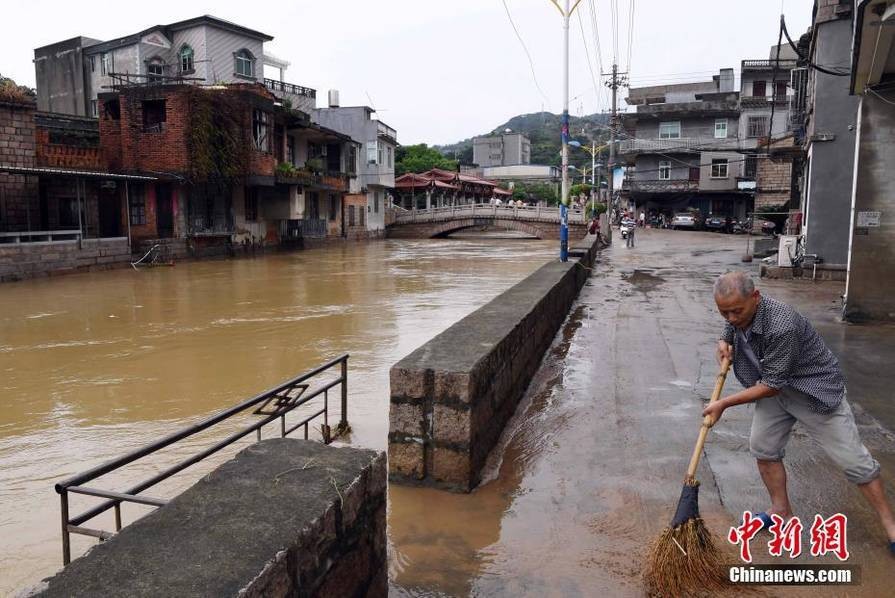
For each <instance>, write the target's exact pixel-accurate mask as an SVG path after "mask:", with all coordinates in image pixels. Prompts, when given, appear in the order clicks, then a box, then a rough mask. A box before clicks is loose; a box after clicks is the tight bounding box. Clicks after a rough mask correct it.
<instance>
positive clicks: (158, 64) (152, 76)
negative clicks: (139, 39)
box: [146, 58, 165, 81]
mask: <svg viewBox="0 0 895 598" xmlns="http://www.w3.org/2000/svg"><path fill="white" fill-rule="evenodd" d="M146 74H147V75H148V79H149V80H150V81H158V80H159V79H161V78H162V76H163V75H164V74H165V63H164V62H162V60H161V59H160V58H153V59H152V60H150V61H149V62H147V63H146Z"/></svg>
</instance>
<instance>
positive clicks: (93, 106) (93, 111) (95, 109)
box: [90, 100, 99, 118]
mask: <svg viewBox="0 0 895 598" xmlns="http://www.w3.org/2000/svg"><path fill="white" fill-rule="evenodd" d="M90 116H92V117H93V118H99V102H97V101H96V100H90Z"/></svg>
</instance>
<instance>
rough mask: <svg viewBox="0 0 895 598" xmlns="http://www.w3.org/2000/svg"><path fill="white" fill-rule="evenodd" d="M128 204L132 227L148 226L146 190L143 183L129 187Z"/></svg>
mask: <svg viewBox="0 0 895 598" xmlns="http://www.w3.org/2000/svg"><path fill="white" fill-rule="evenodd" d="M128 203H130V218H131V225H132V226H140V225H141V224H146V189H145V188H144V187H143V183H131V184H130V185H129V186H128Z"/></svg>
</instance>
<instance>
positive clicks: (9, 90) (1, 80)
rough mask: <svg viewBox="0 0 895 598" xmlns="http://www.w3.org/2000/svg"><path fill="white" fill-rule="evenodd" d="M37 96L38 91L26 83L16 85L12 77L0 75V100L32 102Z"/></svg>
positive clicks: (17, 102)
mask: <svg viewBox="0 0 895 598" xmlns="http://www.w3.org/2000/svg"><path fill="white" fill-rule="evenodd" d="M36 98H37V92H35V91H34V90H33V89H31V88H30V87H26V86H24V85H16V82H15V81H13V80H12V79H9V78H7V77H4V76H3V75H0V102H12V103H16V104H19V103H23V102H24V103H30V102H34V101H35V99H36Z"/></svg>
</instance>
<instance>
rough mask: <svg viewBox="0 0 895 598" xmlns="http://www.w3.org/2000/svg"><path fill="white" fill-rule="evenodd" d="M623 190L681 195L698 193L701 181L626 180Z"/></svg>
mask: <svg viewBox="0 0 895 598" xmlns="http://www.w3.org/2000/svg"><path fill="white" fill-rule="evenodd" d="M622 189H627V190H629V191H633V192H637V193H679V192H683V191H698V190H699V181H693V180H690V179H640V180H638V179H633V180H632V179H627V178H626V179H625V180H624V182H623V184H622Z"/></svg>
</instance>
